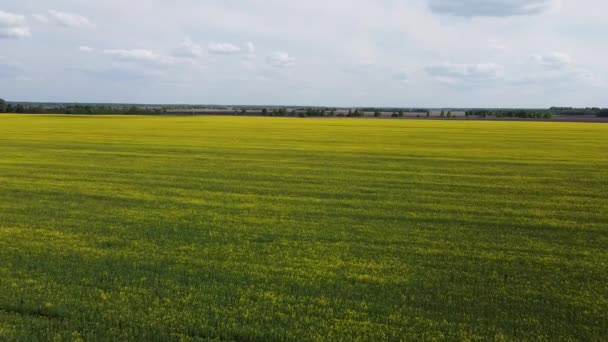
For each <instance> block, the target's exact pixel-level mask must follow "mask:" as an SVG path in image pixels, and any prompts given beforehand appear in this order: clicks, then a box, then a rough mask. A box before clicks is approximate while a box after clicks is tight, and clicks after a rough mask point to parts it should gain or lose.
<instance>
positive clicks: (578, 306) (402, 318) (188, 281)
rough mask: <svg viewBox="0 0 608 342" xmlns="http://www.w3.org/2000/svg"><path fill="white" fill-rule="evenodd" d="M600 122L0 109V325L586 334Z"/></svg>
mask: <svg viewBox="0 0 608 342" xmlns="http://www.w3.org/2000/svg"><path fill="white" fill-rule="evenodd" d="M607 146H608V125H603V124H584V123H539V122H487V121H486V122H483V121H424V120H423V121H416V120H349V119H287V118H245V117H240V118H236V117H222V118H219V117H118V116H116V117H112V116H104V117H77V116H17V115H3V116H0V340H9V341H10V340H49V339H53V338H56V339H57V340H79V339H84V340H87V341H88V340H113V341H124V340H129V339H138V340H150V341H167V340H176V341H177V340H185V341H189V340H194V341H197V340H206V339H218V340H220V339H221V340H348V341H350V340H357V339H361V340H387V339H388V340H397V339H406V340H431V339H451V340H463V339H471V340H482V339H483V340H485V339H497V340H532V339H542V340H575V339H576V340H606V339H608V149H607Z"/></svg>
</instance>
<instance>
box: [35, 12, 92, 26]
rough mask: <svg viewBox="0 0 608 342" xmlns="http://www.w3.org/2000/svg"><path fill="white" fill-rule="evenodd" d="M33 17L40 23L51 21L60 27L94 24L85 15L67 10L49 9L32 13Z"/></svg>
mask: <svg viewBox="0 0 608 342" xmlns="http://www.w3.org/2000/svg"><path fill="white" fill-rule="evenodd" d="M33 17H34V19H36V20H37V21H39V22H41V23H45V24H46V23H51V24H54V25H57V26H62V27H71V28H92V27H94V26H95V25H93V23H92V22H91V21H90V20H89V19H88V18H86V17H84V16H82V15H80V14H75V13H68V12H61V11H56V10H49V11H48V13H47V14H34V15H33Z"/></svg>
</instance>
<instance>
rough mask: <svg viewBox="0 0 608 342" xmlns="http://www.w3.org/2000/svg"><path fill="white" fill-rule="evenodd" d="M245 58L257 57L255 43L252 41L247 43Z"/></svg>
mask: <svg viewBox="0 0 608 342" xmlns="http://www.w3.org/2000/svg"><path fill="white" fill-rule="evenodd" d="M245 58H246V59H249V60H252V59H255V58H256V53H255V45H253V43H251V42H248V43H246V44H245Z"/></svg>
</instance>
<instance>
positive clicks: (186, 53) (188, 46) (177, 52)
mask: <svg viewBox="0 0 608 342" xmlns="http://www.w3.org/2000/svg"><path fill="white" fill-rule="evenodd" d="M172 55H173V56H174V57H177V58H191V59H195V58H199V57H201V56H202V55H203V48H202V47H201V46H200V45H198V44H196V43H195V42H193V41H192V40H191V39H190V38H186V39H184V41H183V42H182V43H181V45H180V46H179V47H178V48H176V49H174V50H173V53H172Z"/></svg>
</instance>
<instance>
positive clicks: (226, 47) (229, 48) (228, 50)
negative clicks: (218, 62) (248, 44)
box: [207, 43, 242, 55]
mask: <svg viewBox="0 0 608 342" xmlns="http://www.w3.org/2000/svg"><path fill="white" fill-rule="evenodd" d="M207 48H208V50H209V52H210V53H214V54H222V55H232V54H237V53H241V51H242V49H241V48H240V47H238V46H236V45H233V44H230V43H211V44H209V46H208V47H207Z"/></svg>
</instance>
